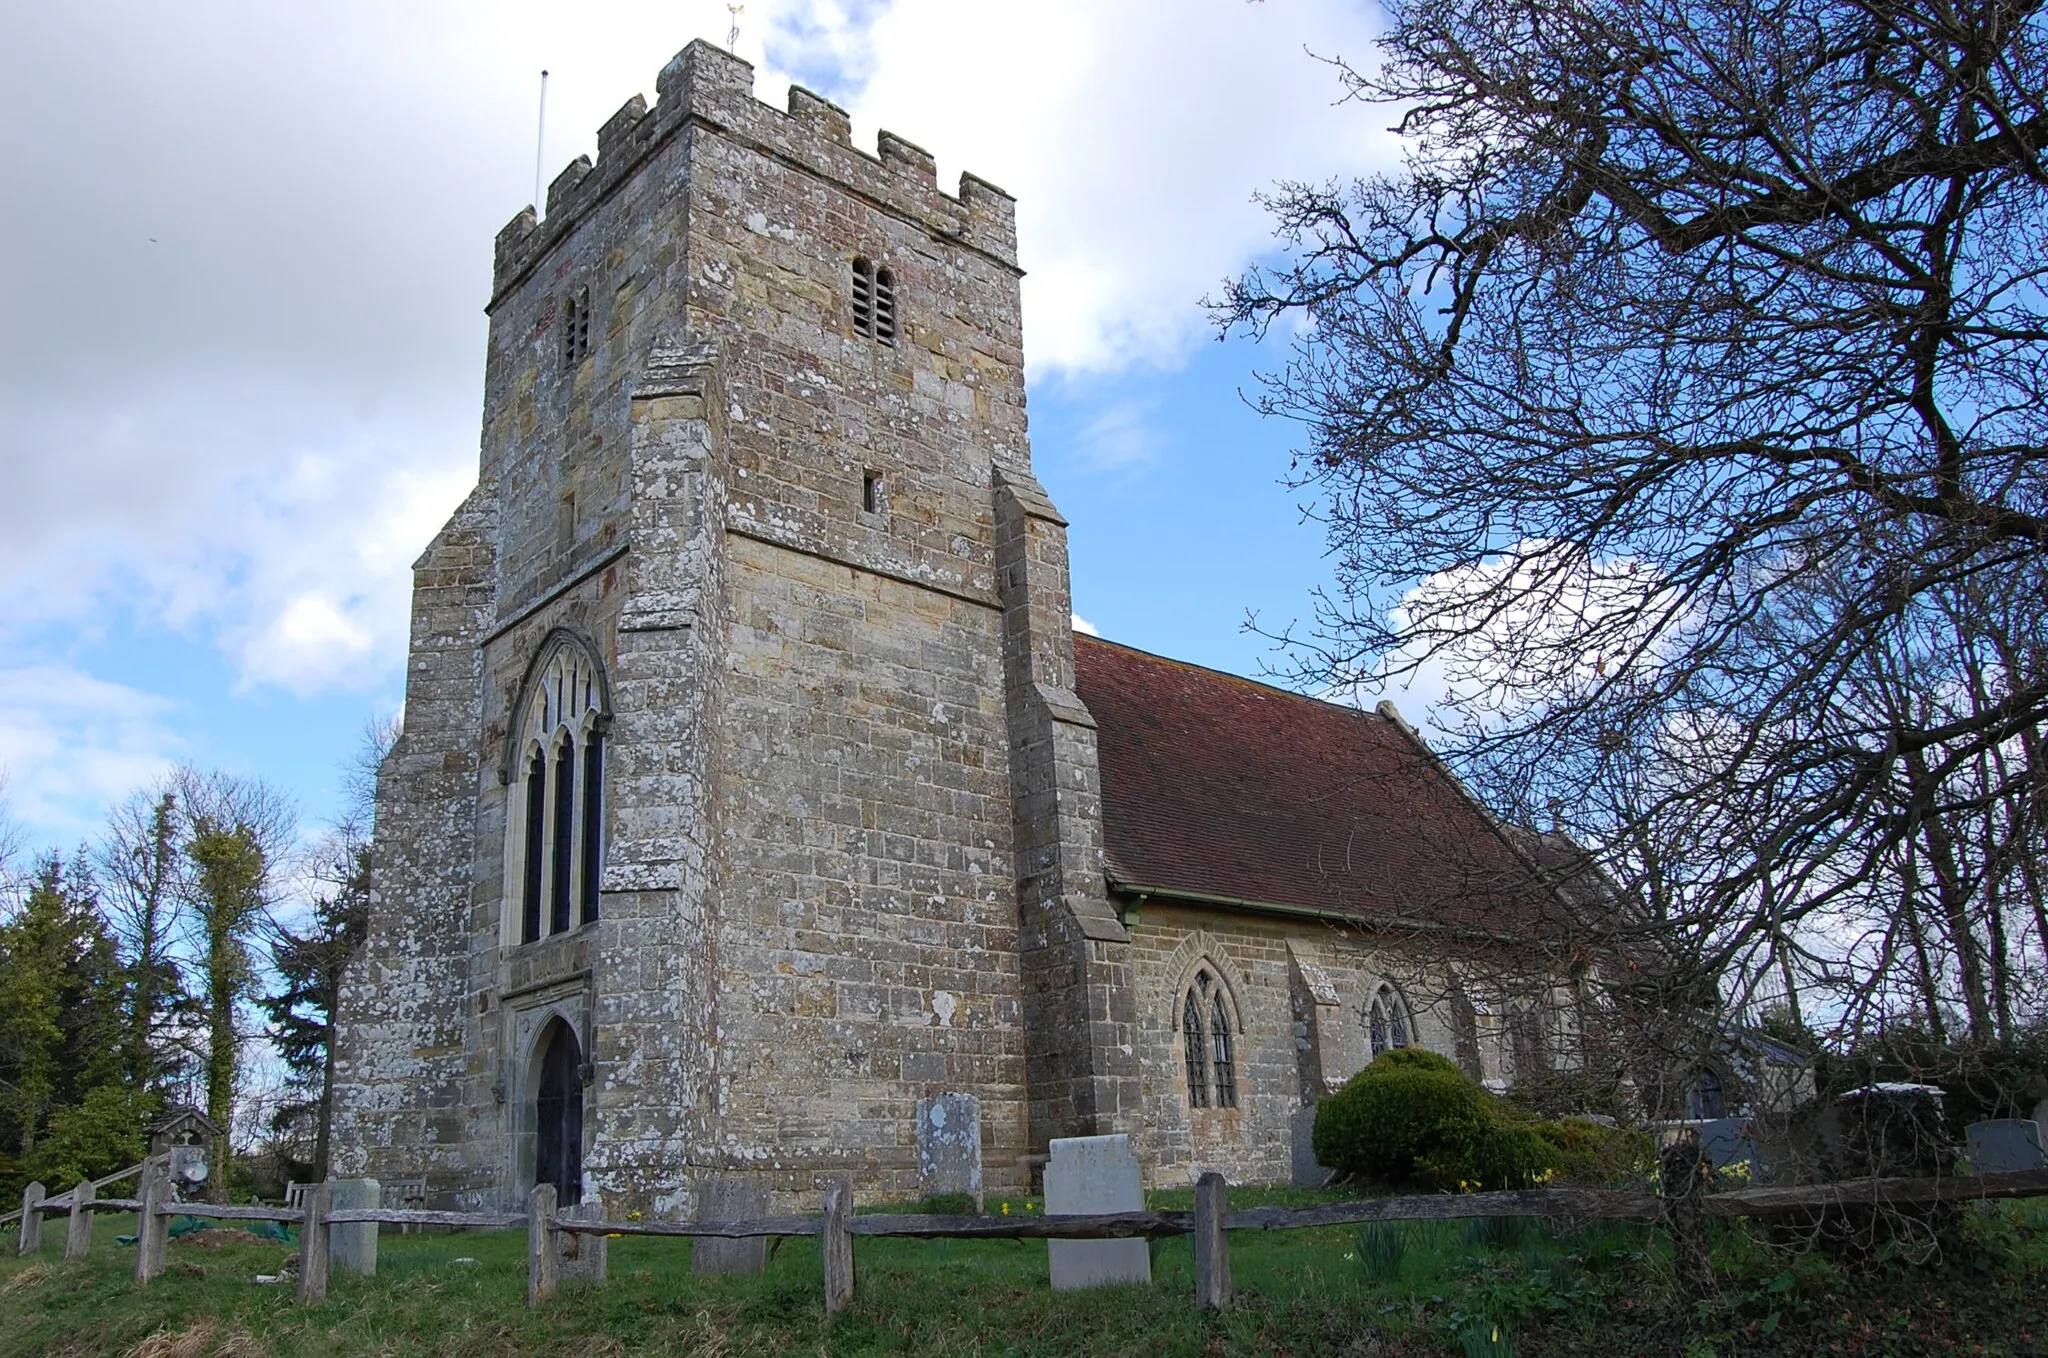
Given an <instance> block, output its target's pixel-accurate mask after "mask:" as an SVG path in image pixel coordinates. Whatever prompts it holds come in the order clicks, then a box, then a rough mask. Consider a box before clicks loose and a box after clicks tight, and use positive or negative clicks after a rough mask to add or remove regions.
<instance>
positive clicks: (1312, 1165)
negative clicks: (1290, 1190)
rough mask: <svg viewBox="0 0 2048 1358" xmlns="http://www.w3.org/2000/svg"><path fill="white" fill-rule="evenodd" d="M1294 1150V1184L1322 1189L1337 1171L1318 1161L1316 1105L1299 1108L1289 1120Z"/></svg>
mask: <svg viewBox="0 0 2048 1358" xmlns="http://www.w3.org/2000/svg"><path fill="white" fill-rule="evenodd" d="M1287 1130H1288V1136H1289V1138H1290V1140H1291V1142H1292V1149H1293V1171H1294V1172H1293V1174H1292V1176H1291V1178H1292V1182H1293V1184H1294V1186H1295V1187H1296V1188H1321V1187H1322V1186H1323V1185H1324V1184H1327V1183H1328V1182H1330V1176H1331V1175H1332V1174H1335V1173H1336V1172H1337V1171H1335V1170H1333V1169H1328V1168H1326V1167H1324V1166H1323V1165H1322V1164H1320V1163H1318V1162H1317V1160H1316V1105H1315V1104H1310V1105H1309V1106H1308V1107H1306V1108H1298V1109H1296V1110H1295V1112H1294V1115H1293V1116H1292V1117H1290V1118H1288V1119H1287Z"/></svg>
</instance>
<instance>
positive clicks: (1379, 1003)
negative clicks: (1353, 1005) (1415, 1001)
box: [1365, 985, 1415, 1056]
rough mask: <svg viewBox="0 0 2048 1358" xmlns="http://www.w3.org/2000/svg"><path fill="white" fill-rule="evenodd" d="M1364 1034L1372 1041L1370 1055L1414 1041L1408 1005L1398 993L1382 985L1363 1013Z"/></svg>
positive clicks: (1376, 1054)
mask: <svg viewBox="0 0 2048 1358" xmlns="http://www.w3.org/2000/svg"><path fill="white" fill-rule="evenodd" d="M1365 1027H1366V1034H1367V1036H1368V1037H1370V1038H1371V1039H1372V1054H1373V1055H1374V1056H1378V1055H1379V1054H1380V1053H1382V1052H1387V1051H1392V1050H1393V1049H1394V1048H1395V1047H1405V1046H1407V1045H1408V1044H1409V1043H1410V1042H1412V1041H1414V1040H1415V1039H1414V1025H1413V1024H1411V1023H1410V1022H1409V1021H1408V1005H1407V1003H1406V1001H1404V1000H1402V998H1401V995H1400V992H1399V991H1397V990H1395V989H1394V988H1393V987H1392V986H1390V985H1382V986H1381V987H1380V988H1379V990H1378V991H1377V992H1375V993H1374V995H1373V997H1372V1003H1371V1004H1370V1005H1368V1006H1367V1007H1366V1011H1365Z"/></svg>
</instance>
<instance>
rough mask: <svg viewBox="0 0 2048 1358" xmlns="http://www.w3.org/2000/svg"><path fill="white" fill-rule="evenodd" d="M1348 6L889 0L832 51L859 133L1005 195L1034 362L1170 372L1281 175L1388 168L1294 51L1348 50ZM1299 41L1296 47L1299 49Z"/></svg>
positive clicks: (1256, 246) (1375, 119)
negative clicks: (927, 154) (898, 138)
mask: <svg viewBox="0 0 2048 1358" xmlns="http://www.w3.org/2000/svg"><path fill="white" fill-rule="evenodd" d="M1372 13H1373V11H1372V8H1371V7H1370V6H1366V5H1361V4H1358V3H1355V0H1290V2H1289V3H1275V4H1267V5H1248V4H1245V3H1244V2H1243V0H1123V2H1122V3H1103V0H1036V2H1035V3H1032V4H1028V5H1021V4H1020V5H988V4H961V3H959V0H895V3H893V4H890V5H888V6H887V7H886V8H883V9H882V10H881V11H880V12H879V13H878V14H876V16H875V17H874V19H873V22H872V24H871V25H870V26H869V27H868V28H867V30H866V32H865V34H864V36H860V35H852V36H848V37H844V38H841V39H840V41H839V50H841V51H842V52H843V53H844V54H845V55H846V56H847V57H848V58H849V59H851V60H854V61H856V62H862V61H864V62H865V72H864V73H865V75H866V81H865V85H864V86H863V87H862V89H861V90H860V92H859V94H858V96H857V97H856V98H855V99H854V102H853V114H854V120H855V126H856V129H857V135H860V134H861V133H871V131H872V129H873V128H875V127H876V126H886V127H888V128H890V129H892V130H894V131H897V132H900V133H902V134H903V135H904V136H907V137H909V138H910V139H911V140H912V141H916V142H919V143H920V144H921V145H924V146H927V147H928V148H929V149H930V150H931V151H932V152H933V153H934V154H935V155H937V157H938V159H939V166H940V173H941V182H950V180H951V178H952V177H953V176H954V175H955V174H957V173H958V172H959V171H960V170H972V171H973V172H975V173H977V174H980V175H984V176H986V177H987V178H989V179H992V180H994V181H995V182H997V183H999V184H1001V185H1002V186H1003V187H1004V188H1005V189H1007V190H1009V191H1010V192H1011V193H1014V194H1016V195H1017V198H1018V204H1017V220H1018V233H1019V236H1020V241H1021V244H1020V252H1021V254H1022V256H1023V262H1024V266H1025V268H1026V269H1028V270H1029V271H1030V272H1029V275H1028V276H1027V278H1026V279H1025V317H1026V326H1027V330H1026V335H1027V344H1028V350H1029V353H1030V356H1031V359H1032V361H1033V362H1034V364H1038V365H1044V366H1046V367H1051V368H1066V369H1092V370H1113V369H1117V368H1121V367H1124V366H1126V365H1128V364H1132V363H1145V364H1171V363H1172V362H1174V361H1175V360H1176V359H1177V358H1178V357H1179V356H1180V355H1181V354H1182V353H1183V352H1184V351H1185V349H1186V346H1187V345H1188V344H1189V343H1190V342H1192V341H1193V340H1195V339H1196V338H1198V337H1199V336H1201V335H1202V334H1203V333H1204V331H1205V321H1204V317H1203V314H1202V312H1201V310H1200V308H1199V307H1198V306H1197V302H1198V301H1199V299H1200V298H1201V297H1202V296H1203V294H1204V293H1206V292H1210V291H1213V290H1214V289H1215V288H1216V285H1217V284H1218V283H1219V281H1220V280H1221V279H1222V278H1223V277H1225V276H1226V275H1228V274H1231V273H1234V272H1236V271H1237V270H1238V269H1240V268H1241V267H1242V266H1243V265H1244V264H1245V263H1246V262H1247V261H1248V260H1249V259H1250V258H1251V257H1252V256H1253V255H1254V254H1256V253H1258V252H1260V251H1262V250H1264V249H1265V248H1266V247H1267V246H1268V244H1269V243H1270V240H1271V231H1272V222H1271V219H1270V218H1269V217H1268V216H1267V215H1266V213H1265V211H1264V209H1262V208H1260V207H1258V206H1257V205H1256V204H1254V203H1253V202H1252V201H1251V195H1252V193H1253V192H1254V191H1255V190H1259V189H1264V188H1268V187H1270V186H1271V185H1272V184H1273V183H1274V181H1276V180H1278V179H1283V178H1306V179H1323V178H1326V177H1329V176H1333V175H1346V174H1352V173H1358V172H1362V171H1365V170H1368V169H1370V168H1373V167H1376V166H1383V165H1387V164H1389V163H1391V158H1392V150H1391V145H1392V143H1391V139H1390V138H1389V137H1388V136H1387V135H1386V134H1385V133H1384V132H1383V131H1382V130H1381V129H1382V128H1383V126H1384V124H1385V123H1386V121H1387V119H1386V118H1385V117H1384V116H1380V115H1376V114H1374V113H1373V112H1371V111H1369V110H1366V109H1363V108H1360V107H1358V106H1357V105H1346V106H1343V107H1338V106H1336V102H1337V99H1338V97H1339V95H1340V94H1341V92H1342V91H1341V88H1340V87H1339V85H1338V83H1337V80H1336V78H1335V76H1334V74H1333V73H1332V72H1331V70H1330V68H1329V67H1327V66H1326V65H1324V64H1322V63H1321V62H1319V61H1317V60H1316V59H1315V58H1314V57H1312V56H1310V55H1309V51H1310V50H1312V51H1313V52H1314V53H1316V54H1317V55H1318V56H1323V57H1334V56H1339V55H1342V56H1345V57H1348V58H1351V59H1352V60H1354V61H1362V60H1364V59H1366V58H1367V57H1368V56H1369V55H1370V52H1369V50H1368V48H1369V44H1370V41H1371V37H1372V34H1373V32H1374V24H1373V21H1372V18H1371V15H1372ZM1305 49H1307V50H1305Z"/></svg>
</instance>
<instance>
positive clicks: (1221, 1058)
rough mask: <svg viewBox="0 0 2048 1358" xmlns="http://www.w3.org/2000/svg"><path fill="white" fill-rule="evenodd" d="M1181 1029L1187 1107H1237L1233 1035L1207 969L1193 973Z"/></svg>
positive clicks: (1220, 993) (1217, 985)
mask: <svg viewBox="0 0 2048 1358" xmlns="http://www.w3.org/2000/svg"><path fill="white" fill-rule="evenodd" d="M1180 1029H1181V1048H1182V1053H1183V1055H1184V1057H1185V1059H1186V1062H1187V1072H1188V1107H1190V1108H1208V1107H1210V1106H1212V1105H1213V1106H1214V1107H1217V1108H1235V1107H1237V1059H1236V1055H1235V1051H1236V1048H1235V1045H1234V1044H1235V1038H1236V1034H1235V1033H1234V1032H1233V1030H1232V1028H1231V1021H1230V1009H1229V1007H1228V1005H1227V1004H1226V1003H1225V1001H1224V997H1223V987H1222V984H1221V983H1220V982H1218V981H1217V979H1216V977H1215V976H1214V975H1213V974H1212V973H1211V972H1210V971H1209V970H1208V969H1207V968H1204V969H1202V970H1200V971H1197V972H1196V973H1195V979H1194V983H1193V984H1191V985H1190V986H1189V987H1188V988H1187V992H1186V994H1184V995H1183V996H1182V997H1181V1007H1180Z"/></svg>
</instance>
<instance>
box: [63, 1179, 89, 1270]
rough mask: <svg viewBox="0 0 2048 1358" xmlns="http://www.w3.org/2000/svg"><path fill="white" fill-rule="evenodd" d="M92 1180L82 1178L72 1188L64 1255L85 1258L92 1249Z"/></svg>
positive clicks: (69, 1257)
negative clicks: (76, 1185)
mask: <svg viewBox="0 0 2048 1358" xmlns="http://www.w3.org/2000/svg"><path fill="white" fill-rule="evenodd" d="M92 1200H93V1186H92V1180H90V1179H80V1180H79V1181H78V1187H76V1188H74V1189H72V1190H71V1219H70V1220H69V1221H68V1222H66V1223H65V1227H64V1257H65V1258H66V1259H83V1258H85V1256H86V1254H87V1253H88V1252H89V1251H90V1250H91V1249H92Z"/></svg>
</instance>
